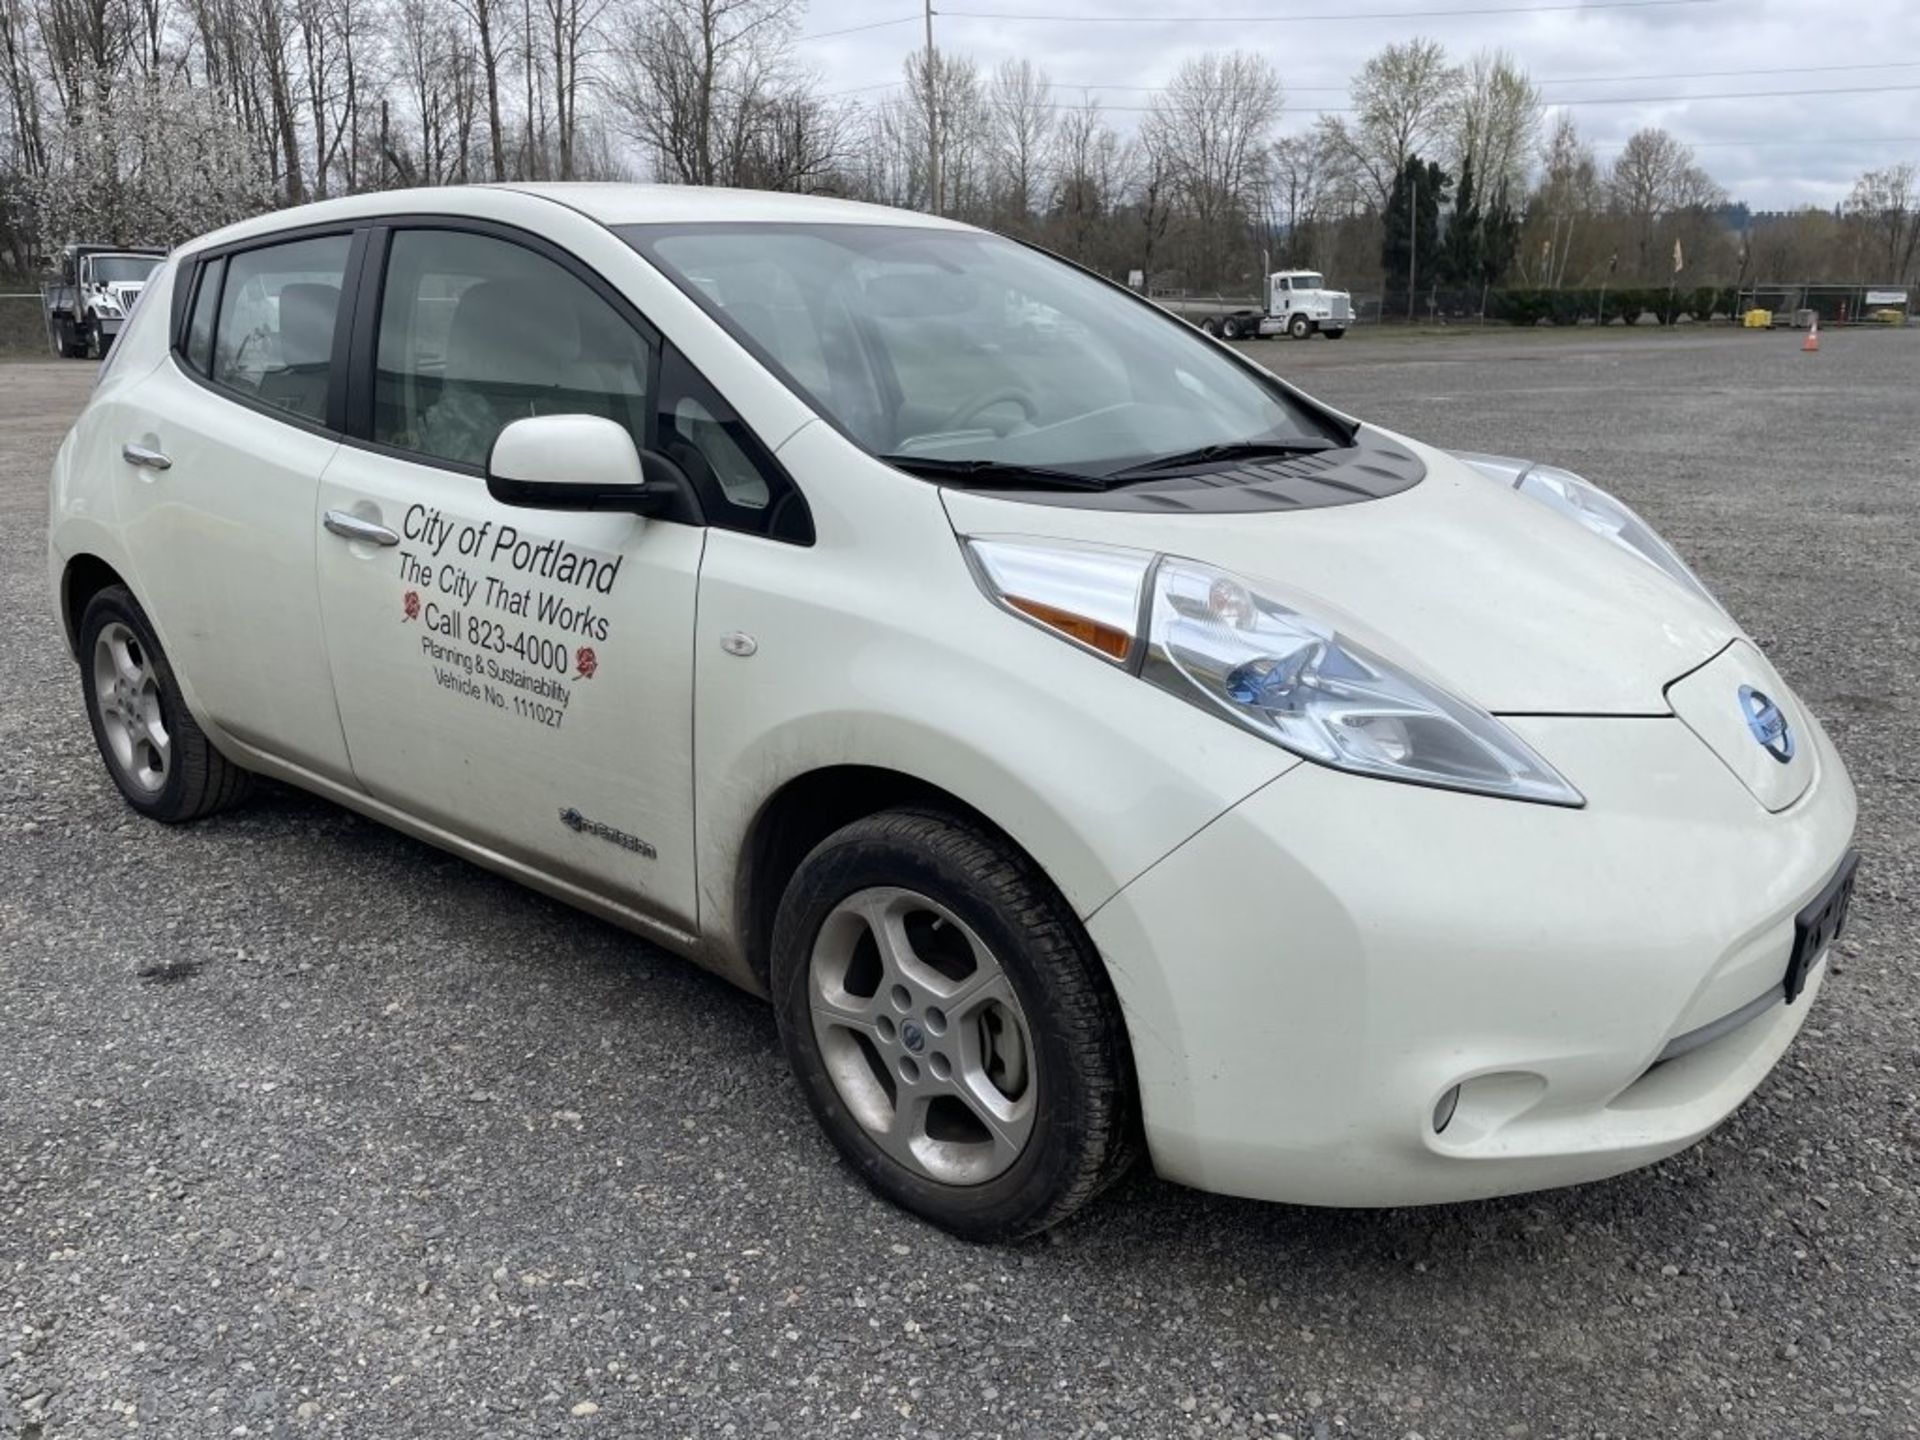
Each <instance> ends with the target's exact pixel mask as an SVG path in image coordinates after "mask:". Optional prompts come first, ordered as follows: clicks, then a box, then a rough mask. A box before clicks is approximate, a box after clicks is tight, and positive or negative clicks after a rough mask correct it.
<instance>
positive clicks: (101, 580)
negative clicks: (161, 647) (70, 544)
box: [60, 550, 165, 660]
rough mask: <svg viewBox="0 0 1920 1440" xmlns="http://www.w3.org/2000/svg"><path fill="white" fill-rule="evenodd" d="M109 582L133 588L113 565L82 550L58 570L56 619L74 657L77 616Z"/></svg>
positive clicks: (77, 645) (77, 647) (77, 643)
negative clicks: (58, 597)
mask: <svg viewBox="0 0 1920 1440" xmlns="http://www.w3.org/2000/svg"><path fill="white" fill-rule="evenodd" d="M110 585H126V586H127V588H128V589H129V590H131V589H132V588H133V587H132V586H131V585H127V580H126V578H125V577H124V576H123V575H121V574H120V572H119V571H118V570H116V569H114V568H113V566H111V565H109V564H108V563H107V562H106V561H105V560H103V559H101V558H100V557H99V556H98V555H95V554H92V553H91V552H88V551H84V550H83V551H81V552H80V553H79V554H77V555H74V556H73V557H72V558H71V559H69V560H68V561H67V563H66V567H65V568H64V569H63V570H62V571H61V573H60V623H61V627H62V629H64V630H65V632H66V636H67V649H68V651H69V652H71V653H72V655H73V656H74V658H75V659H76V660H77V659H78V658H79V657H80V617H81V616H82V615H84V614H86V613H87V605H88V603H89V602H91V601H92V599H93V597H94V596H96V595H98V594H99V593H100V592H101V591H102V590H105V589H106V588H107V587H108V586H110ZM162 643H165V642H164V640H163V641H162Z"/></svg>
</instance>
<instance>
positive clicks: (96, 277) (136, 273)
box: [87, 255, 160, 285]
mask: <svg viewBox="0 0 1920 1440" xmlns="http://www.w3.org/2000/svg"><path fill="white" fill-rule="evenodd" d="M87 263H88V264H89V265H91V266H92V267H93V283H94V284H96V285H138V284H140V283H141V282H142V281H144V280H145V279H146V278H147V276H149V275H151V274H152V273H153V267H154V266H156V265H158V264H159V263H160V257H159V256H158V255H95V256H94V257H93V258H92V259H91V260H90V261H88V262H87Z"/></svg>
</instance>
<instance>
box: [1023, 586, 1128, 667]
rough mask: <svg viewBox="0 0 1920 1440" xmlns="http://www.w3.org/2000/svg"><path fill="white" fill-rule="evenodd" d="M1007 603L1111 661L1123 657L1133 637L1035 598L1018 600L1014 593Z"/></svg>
mask: <svg viewBox="0 0 1920 1440" xmlns="http://www.w3.org/2000/svg"><path fill="white" fill-rule="evenodd" d="M1007 603H1008V604H1009V605H1011V606H1013V608H1014V609H1016V610H1018V611H1019V612H1020V613H1021V614H1022V615H1030V616H1032V617H1033V618H1034V619H1035V620H1038V621H1039V622H1040V623H1041V624H1042V625H1045V626H1047V627H1048V628H1049V629H1053V630H1058V631H1059V632H1060V633H1061V634H1062V635H1065V636H1068V637H1069V638H1070V639H1074V640H1078V641H1079V642H1080V643H1081V644H1082V645H1085V646H1087V647H1088V648H1090V649H1093V650H1098V651H1099V652H1100V653H1101V654H1102V655H1105V656H1108V657H1109V658H1111V659H1114V660H1124V659H1126V658H1127V653H1128V652H1129V651H1130V650H1132V649H1133V636H1131V635H1129V634H1128V633H1127V632H1126V631H1124V630H1117V629H1115V628H1114V627H1113V626H1111V625H1102V624H1101V623H1100V622H1099V621H1098V620H1089V619H1087V617H1086V616H1084V615H1076V614H1074V613H1073V612H1072V611H1071V610H1061V609H1059V608H1058V607H1056V606H1053V605H1043V604H1041V603H1040V602H1039V601H1038V600H1022V599H1021V598H1020V597H1019V596H1017V595H1009V596H1007Z"/></svg>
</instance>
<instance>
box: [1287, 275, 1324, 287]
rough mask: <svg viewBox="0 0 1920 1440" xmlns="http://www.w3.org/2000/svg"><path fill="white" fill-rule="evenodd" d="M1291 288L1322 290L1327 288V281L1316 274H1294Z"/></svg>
mask: <svg viewBox="0 0 1920 1440" xmlns="http://www.w3.org/2000/svg"><path fill="white" fill-rule="evenodd" d="M1293 288H1294V289H1296V290H1324V289H1326V288H1327V282H1326V281H1325V280H1323V279H1321V278H1320V277H1319V276H1318V275H1296V276H1294V277H1293Z"/></svg>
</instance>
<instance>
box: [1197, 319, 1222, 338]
mask: <svg viewBox="0 0 1920 1440" xmlns="http://www.w3.org/2000/svg"><path fill="white" fill-rule="evenodd" d="M1200 329H1201V330H1202V332H1204V333H1205V334H1208V335H1213V336H1218V335H1219V334H1220V322H1219V321H1218V320H1216V319H1214V318H1213V316H1211V315H1209V316H1207V317H1206V319H1204V320H1202V321H1201V322H1200Z"/></svg>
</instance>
